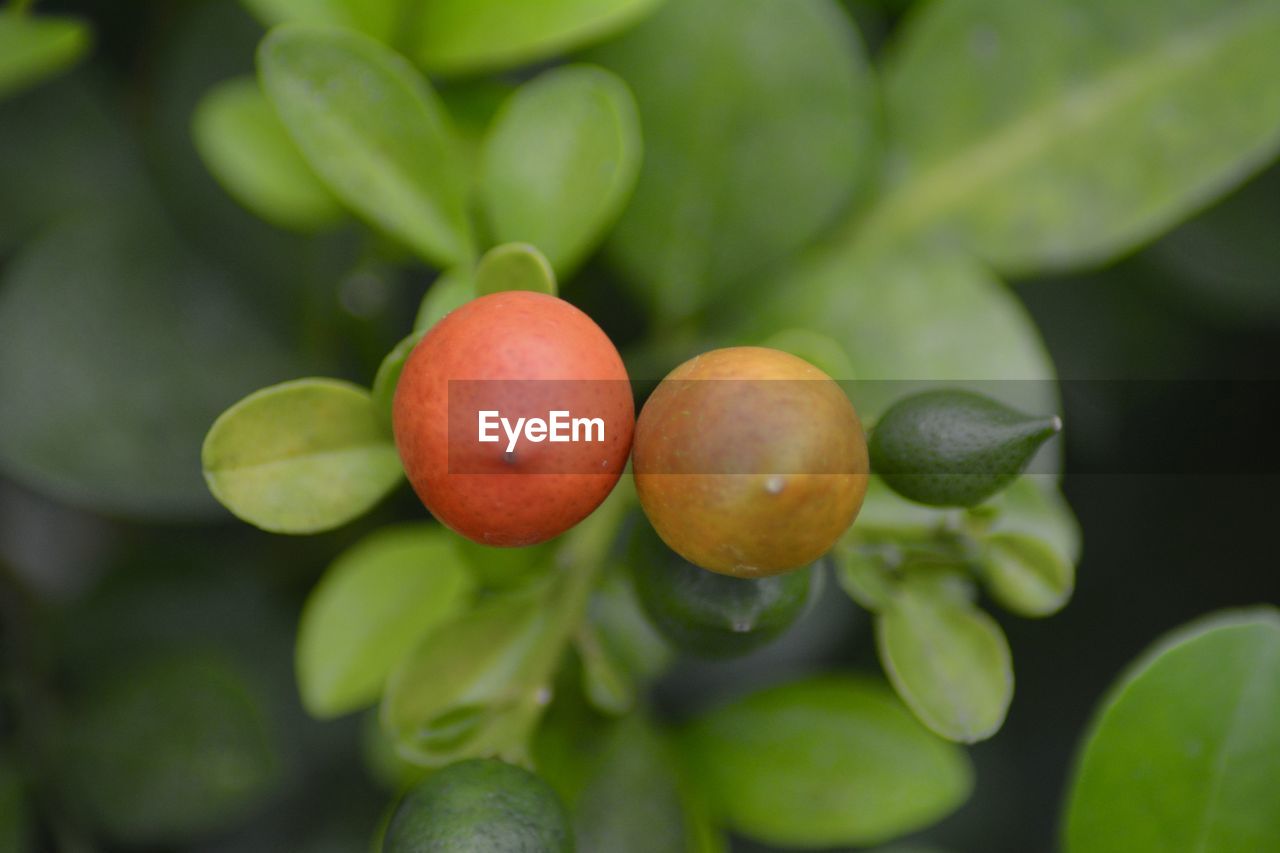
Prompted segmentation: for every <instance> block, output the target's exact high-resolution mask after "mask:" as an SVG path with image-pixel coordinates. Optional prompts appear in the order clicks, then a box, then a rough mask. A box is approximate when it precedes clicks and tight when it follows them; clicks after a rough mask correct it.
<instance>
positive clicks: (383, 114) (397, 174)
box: [258, 24, 471, 266]
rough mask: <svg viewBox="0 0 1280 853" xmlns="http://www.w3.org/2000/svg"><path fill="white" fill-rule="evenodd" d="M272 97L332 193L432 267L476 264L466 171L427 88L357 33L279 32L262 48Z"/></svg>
mask: <svg viewBox="0 0 1280 853" xmlns="http://www.w3.org/2000/svg"><path fill="white" fill-rule="evenodd" d="M258 69H259V72H260V74H261V78H262V86H263V91H265V92H266V94H267V97H268V98H270V99H271V102H272V103H273V104H274V105H275V108H276V111H277V112H278V113H279V114H280V118H281V119H282V120H283V121H284V125H285V127H286V128H287V129H288V131H289V134H290V136H292V137H293V141H294V142H295V143H296V144H297V146H298V148H299V149H300V150H301V151H302V154H303V156H304V157H305V158H306V160H307V162H308V163H309V164H310V165H311V167H312V168H313V169H315V171H316V174H318V175H319V176H320V177H321V178H322V179H323V180H324V181H325V183H326V184H328V186H329V189H331V190H332V191H333V192H334V193H335V194H336V195H337V196H338V197H339V198H340V199H342V201H343V202H344V203H345V204H346V205H347V207H349V208H351V209H352V210H353V211H355V212H356V213H358V214H360V215H361V216H362V217H364V218H365V219H367V220H368V221H369V222H370V223H371V224H373V225H374V226H376V227H378V228H381V229H383V230H384V231H386V232H387V233H389V234H391V235H392V236H394V237H396V238H397V239H399V240H402V241H403V242H404V243H405V244H406V245H408V246H410V247H411V248H413V249H414V251H416V252H417V253H418V254H419V255H421V256H422V257H423V258H424V259H425V260H427V261H428V262H430V263H433V264H438V265H446V266H447V265H450V264H454V263H460V262H465V261H467V260H469V259H470V257H471V233H470V226H469V225H468V220H467V210H466V207H467V193H468V186H467V178H466V169H465V168H464V163H463V160H462V158H461V154H460V153H459V150H458V146H457V142H456V140H455V139H454V132H453V128H452V126H451V123H450V121H449V117H448V115H447V114H446V113H445V111H444V108H443V107H442V106H441V104H440V101H439V99H438V98H437V96H436V94H435V92H434V91H432V89H431V86H430V85H429V84H428V83H427V81H426V80H425V79H424V78H423V77H422V75H420V74H419V73H418V72H417V71H416V70H414V69H413V67H412V66H410V65H409V63H408V62H407V61H405V59H404V58H403V57H401V56H399V55H398V54H396V53H394V52H393V51H392V50H390V49H389V48H387V47H385V46H384V45H381V44H379V43H378V42H376V41H374V40H373V39H371V38H368V37H367V36H363V35H360V34H359V33H356V32H351V31H348V30H340V29H325V28H320V27H308V26H302V25H293V24H290V25H285V26H282V27H278V28H276V29H275V30H273V31H272V32H271V33H270V34H269V35H268V36H267V37H266V39H264V40H263V42H262V45H261V46H260V47H259V49H258Z"/></svg>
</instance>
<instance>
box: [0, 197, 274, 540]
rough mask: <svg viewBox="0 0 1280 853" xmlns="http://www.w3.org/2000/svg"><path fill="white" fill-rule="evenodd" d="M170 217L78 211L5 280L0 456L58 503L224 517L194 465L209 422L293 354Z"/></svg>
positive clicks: (128, 210)
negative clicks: (186, 243) (180, 235)
mask: <svg viewBox="0 0 1280 853" xmlns="http://www.w3.org/2000/svg"><path fill="white" fill-rule="evenodd" d="M230 284H231V283H230V282H229V281H228V280H227V278H226V277H225V276H224V275H222V274H221V273H220V272H219V271H216V270H213V269H210V268H209V267H207V266H204V265H203V263H202V262H200V261H198V260H196V259H195V258H194V257H192V256H191V255H189V254H188V253H187V252H186V251H185V250H184V249H183V247H181V246H180V245H178V244H177V243H176V242H175V238H174V237H173V235H172V234H171V233H170V232H169V231H168V230H167V229H166V225H165V223H164V221H163V220H161V219H159V218H158V217H153V216H151V215H150V213H148V212H147V211H144V210H142V209H140V208H136V207H130V206H124V205H122V206H120V207H117V208H113V209H111V210H110V211H105V210H104V211H103V212H101V213H97V214H94V215H91V216H83V217H78V218H72V219H70V220H68V221H66V222H64V223H62V224H60V225H58V226H56V227H54V228H52V229H51V230H49V231H48V232H47V233H46V234H45V235H44V236H43V237H41V238H40V239H39V240H38V241H36V242H35V243H33V244H32V245H31V246H30V247H29V248H28V249H27V250H26V251H25V252H24V253H22V254H21V255H19V256H17V257H16V258H14V259H13V260H12V261H11V262H9V263H8V264H7V266H6V269H5V276H4V280H3V282H2V283H0V400H3V401H4V402H3V404H0V465H2V466H3V468H4V470H5V472H6V473H7V474H9V475H10V476H12V477H14V478H15V479H18V480H20V481H22V482H24V483H27V484H29V485H30V486H31V487H32V488H35V489H37V490H39V491H42V492H45V493H49V494H53V495H55V496H57V497H59V498H60V499H62V500H66V501H71V502H73V503H77V504H81V505H86V506H90V507H93V508H97V509H101V510H106V511H109V512H113V513H124V514H128V515H138V516H153V517H169V518H193V517H199V516H206V515H210V514H216V513H217V512H218V508H217V504H216V503H214V502H213V501H212V500H211V499H210V497H209V492H208V489H207V488H206V487H205V485H204V483H203V482H202V481H201V479H200V474H199V469H198V467H197V461H196V460H197V459H198V456H199V449H200V442H201V439H202V438H203V437H204V434H205V431H206V430H207V429H208V428H209V424H210V423H211V422H212V421H213V419H214V418H215V417H216V416H217V414H218V412H220V411H221V410H222V409H224V408H225V407H226V406H227V405H228V404H229V403H231V402H232V401H234V400H235V399H236V398H237V397H238V396H240V395H242V394H243V393H244V392H245V390H246V389H247V388H253V387H256V386H259V385H262V384H264V383H267V382H272V381H278V380H279V379H280V378H281V377H283V376H288V375H289V374H290V373H292V372H294V371H295V370H296V366H295V363H294V359H293V358H292V357H291V356H290V355H289V354H288V353H287V352H286V351H285V350H284V348H283V347H282V346H281V345H280V343H279V342H278V341H277V339H276V337H275V335H274V334H273V333H272V331H271V330H270V329H268V328H265V327H264V326H263V323H262V318H261V317H260V316H259V315H258V314H256V313H255V312H254V311H253V310H252V309H251V307H250V306H248V305H246V304H245V303H244V302H243V301H241V300H240V299H238V298H237V297H236V295H235V292H234V290H233V288H232V287H231V286H230Z"/></svg>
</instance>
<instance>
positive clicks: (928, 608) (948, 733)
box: [876, 574, 1013, 743]
mask: <svg viewBox="0 0 1280 853" xmlns="http://www.w3.org/2000/svg"><path fill="white" fill-rule="evenodd" d="M876 648H877V650H878V651H879V653H880V661H881V663H882V664H883V665H884V669H885V673H886V674H887V675H888V676H889V680H890V681H891V682H892V683H893V686H894V688H895V689H896V690H897V691H898V694H899V695H900V696H901V697H902V699H903V701H905V702H906V703H907V705H908V706H909V707H910V708H911V710H912V711H914V712H915V714H916V716H917V717H919V718H920V721H921V722H923V723H924V724H925V725H926V726H928V727H929V728H930V729H932V730H933V731H935V732H937V733H938V734H940V735H942V736H943V737H945V738H947V739H948V740H954V741H960V742H962V743H973V742H975V741H979V740H984V739H986V738H988V737H990V736H991V735H993V734H995V732H996V731H997V730H998V729H999V728H1000V726H1001V725H1002V724H1003V723H1004V718H1005V714H1006V713H1007V712H1008V710H1009V702H1010V701H1011V700H1012V698H1013V664H1012V661H1011V659H1010V653H1009V643H1008V641H1007V640H1006V639H1005V637H1004V632H1002V631H1001V630H1000V626H999V625H997V624H996V622H995V620H994V619H992V618H991V617H990V616H988V615H987V614H986V613H984V612H982V611H981V610H979V609H978V608H977V607H975V606H974V605H972V604H971V603H969V602H968V601H966V600H964V599H963V598H962V597H958V596H956V595H953V594H951V593H950V592H949V591H948V590H947V589H945V588H942V587H941V586H940V585H939V584H938V583H936V582H934V580H933V579H932V578H927V577H918V576H912V575H911V574H908V576H907V577H906V578H904V579H903V581H902V582H901V583H900V584H899V585H898V586H897V588H896V590H895V592H894V595H893V596H892V598H890V600H889V601H888V603H887V604H886V605H885V606H884V607H883V608H882V609H881V610H880V612H879V614H878V615H877V617H876Z"/></svg>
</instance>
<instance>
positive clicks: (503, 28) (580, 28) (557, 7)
mask: <svg viewBox="0 0 1280 853" xmlns="http://www.w3.org/2000/svg"><path fill="white" fill-rule="evenodd" d="M661 2H662V0H542V2H539V3H512V2H509V0H432V2H431V3H425V4H423V5H422V8H421V10H420V12H419V15H418V28H417V32H418V44H417V50H416V52H415V56H416V58H417V60H418V62H419V63H420V64H422V65H423V66H424V67H425V68H427V69H428V70H430V71H438V72H441V73H448V74H458V73H465V72H474V71H481V70H488V69H496V68H506V67H511V66H514V65H523V64H525V63H528V62H532V61H534V60H537V59H543V58H546V57H550V56H554V55H555V54H557V53H562V52H564V51H566V50H569V49H571V48H574V47H577V46H579V45H582V44H586V43H588V42H591V41H594V40H596V39H599V38H603V37H605V36H607V35H608V34H610V33H612V32H616V31H617V30H620V29H622V28H623V27H626V26H627V25H629V24H631V23H632V22H633V21H635V20H636V19H638V18H639V17H641V16H642V15H644V14H646V13H648V12H649V11H650V10H651V9H652V8H653V7H654V6H656V5H658V4H659V3H661Z"/></svg>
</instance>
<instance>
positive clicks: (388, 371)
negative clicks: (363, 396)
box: [371, 329, 426, 429]
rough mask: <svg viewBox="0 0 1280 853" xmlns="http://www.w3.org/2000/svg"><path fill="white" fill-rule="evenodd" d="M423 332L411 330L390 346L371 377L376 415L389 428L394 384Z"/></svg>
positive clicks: (394, 389)
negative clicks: (389, 350)
mask: <svg viewBox="0 0 1280 853" xmlns="http://www.w3.org/2000/svg"><path fill="white" fill-rule="evenodd" d="M424 334H426V330H425V329H424V330H422V331H418V332H411V333H410V334H408V335H406V336H405V337H403V338H402V339H401V340H400V342H399V343H398V344H396V345H395V346H394V347H392V348H391V352H389V353H387V354H386V356H384V357H383V359H382V363H381V364H379V365H378V372H377V374H376V375H375V376H374V377H373V388H372V391H371V396H372V398H373V408H374V411H376V412H377V413H378V417H380V418H382V422H383V424H384V425H385V426H386V427H387V429H391V405H392V403H393V402H394V401H395V396H396V385H397V384H399V382H400V374H401V373H403V372H404V363H405V362H406V361H408V360H409V354H410V353H412V352H413V348H414V347H416V346H417V345H418V341H420V340H422V336H423V335H424Z"/></svg>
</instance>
